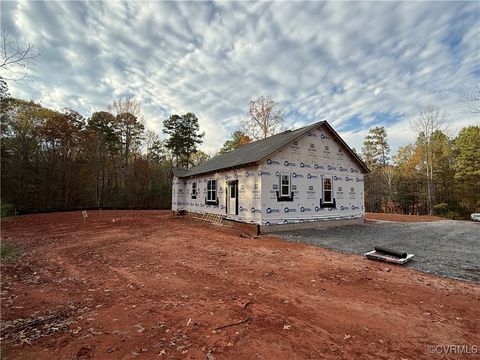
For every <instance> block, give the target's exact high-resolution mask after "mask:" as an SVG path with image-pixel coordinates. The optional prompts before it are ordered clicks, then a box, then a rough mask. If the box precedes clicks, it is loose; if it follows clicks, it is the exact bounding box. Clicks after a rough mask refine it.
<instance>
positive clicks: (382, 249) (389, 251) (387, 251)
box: [374, 246, 407, 259]
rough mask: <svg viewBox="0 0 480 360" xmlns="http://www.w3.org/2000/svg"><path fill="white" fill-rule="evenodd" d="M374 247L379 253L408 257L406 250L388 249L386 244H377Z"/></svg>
mask: <svg viewBox="0 0 480 360" xmlns="http://www.w3.org/2000/svg"><path fill="white" fill-rule="evenodd" d="M374 249H375V251H377V252H379V253H382V254H385V255H393V256H396V257H399V258H400V259H405V258H406V257H407V253H406V252H401V251H397V250H392V249H388V248H386V247H384V246H375V247H374Z"/></svg>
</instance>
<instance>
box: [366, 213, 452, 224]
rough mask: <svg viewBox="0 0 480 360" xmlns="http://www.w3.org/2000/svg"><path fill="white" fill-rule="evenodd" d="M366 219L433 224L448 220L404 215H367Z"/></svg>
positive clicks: (430, 216)
mask: <svg viewBox="0 0 480 360" xmlns="http://www.w3.org/2000/svg"><path fill="white" fill-rule="evenodd" d="M365 219H366V220H367V221H368V220H374V221H375V220H380V221H397V222H431V221H440V220H448V219H446V218H442V217H440V216H433V215H404V214H384V213H366V214H365Z"/></svg>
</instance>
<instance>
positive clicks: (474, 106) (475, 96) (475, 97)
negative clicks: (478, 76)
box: [465, 85, 480, 114]
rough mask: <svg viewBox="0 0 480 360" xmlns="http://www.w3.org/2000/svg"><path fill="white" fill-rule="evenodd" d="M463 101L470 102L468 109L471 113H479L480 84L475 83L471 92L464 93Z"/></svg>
mask: <svg viewBox="0 0 480 360" xmlns="http://www.w3.org/2000/svg"><path fill="white" fill-rule="evenodd" d="M465 101H467V102H469V103H471V104H470V106H469V109H470V111H471V112H473V113H476V114H478V113H480V86H479V85H477V86H475V88H474V89H473V90H472V92H471V93H469V94H467V95H465Z"/></svg>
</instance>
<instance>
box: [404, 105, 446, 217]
mask: <svg viewBox="0 0 480 360" xmlns="http://www.w3.org/2000/svg"><path fill="white" fill-rule="evenodd" d="M447 117H448V114H447V112H446V111H441V110H440V108H439V107H438V106H435V105H428V106H425V107H424V108H422V109H421V110H420V114H419V115H418V118H417V119H415V120H414V121H413V122H412V129H413V130H414V131H415V132H416V133H417V134H418V136H419V137H421V138H422V139H423V153H424V165H425V175H426V178H427V206H428V211H429V214H430V215H432V214H433V202H434V197H435V196H434V191H433V144H432V135H433V133H434V132H435V131H437V130H442V129H443V128H444V126H445V122H446V120H447Z"/></svg>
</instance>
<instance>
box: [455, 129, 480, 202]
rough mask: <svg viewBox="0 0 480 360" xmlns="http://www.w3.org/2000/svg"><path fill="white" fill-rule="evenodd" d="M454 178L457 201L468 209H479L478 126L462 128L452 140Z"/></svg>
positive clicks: (479, 139)
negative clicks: (453, 146)
mask: <svg viewBox="0 0 480 360" xmlns="http://www.w3.org/2000/svg"><path fill="white" fill-rule="evenodd" d="M454 145H455V152H456V159H455V160H456V161H455V170H456V172H455V179H456V183H457V187H458V188H459V194H458V197H459V201H460V203H461V205H463V206H464V207H465V208H467V209H469V210H470V211H478V210H479V209H480V126H469V127H466V128H463V129H462V130H461V131H460V133H459V134H458V136H457V138H456V139H455V141H454Z"/></svg>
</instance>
